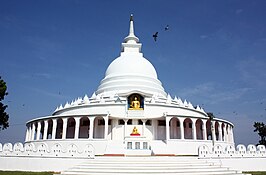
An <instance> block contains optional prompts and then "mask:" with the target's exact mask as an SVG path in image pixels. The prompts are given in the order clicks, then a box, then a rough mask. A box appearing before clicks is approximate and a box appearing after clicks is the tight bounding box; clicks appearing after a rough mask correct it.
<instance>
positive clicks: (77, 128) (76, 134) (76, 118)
mask: <svg viewBox="0 0 266 175" xmlns="http://www.w3.org/2000/svg"><path fill="white" fill-rule="evenodd" d="M74 119H75V122H76V125H75V136H74V139H78V138H79V127H80V117H74Z"/></svg>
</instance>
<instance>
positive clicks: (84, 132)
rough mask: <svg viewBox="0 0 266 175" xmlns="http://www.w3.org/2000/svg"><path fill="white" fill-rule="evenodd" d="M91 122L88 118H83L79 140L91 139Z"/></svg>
mask: <svg viewBox="0 0 266 175" xmlns="http://www.w3.org/2000/svg"><path fill="white" fill-rule="evenodd" d="M89 128H90V120H89V118H88V117H82V118H81V119H80V127H79V138H84V139H87V138H89V134H90V132H89Z"/></svg>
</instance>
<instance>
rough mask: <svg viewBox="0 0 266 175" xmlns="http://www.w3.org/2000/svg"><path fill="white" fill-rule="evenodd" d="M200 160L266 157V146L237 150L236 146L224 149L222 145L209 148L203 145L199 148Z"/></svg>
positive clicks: (251, 146) (244, 147)
mask: <svg viewBox="0 0 266 175" xmlns="http://www.w3.org/2000/svg"><path fill="white" fill-rule="evenodd" d="M198 156H199V158H230V157H235V158H237V157H239V158H240V157H266V149H265V146H264V145H258V146H255V145H248V146H247V147H246V146H245V145H242V144H240V145H238V146H237V147H236V149H235V147H234V146H232V145H229V146H227V147H225V148H223V147H222V146H221V145H214V147H208V146H207V145H201V146H199V148H198Z"/></svg>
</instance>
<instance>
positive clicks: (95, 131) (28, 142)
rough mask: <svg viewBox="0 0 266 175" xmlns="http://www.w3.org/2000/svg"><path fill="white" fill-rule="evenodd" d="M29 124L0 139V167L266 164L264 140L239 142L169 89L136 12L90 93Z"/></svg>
mask: <svg viewBox="0 0 266 175" xmlns="http://www.w3.org/2000/svg"><path fill="white" fill-rule="evenodd" d="M26 126H27V130H26V138H25V143H19V142H18V143H15V144H14V145H13V144H11V143H5V144H3V145H2V144H1V143H0V170H23V171H56V172H61V174H65V175H67V174H83V175H85V174H158V175H159V174H180V173H181V174H184V175H185V174H186V175H190V174H241V171H242V170H253V171H254V170H256V171H258V170H262V171H266V169H265V167H266V166H265V162H266V150H265V146H263V145H258V146H255V145H248V146H247V147H245V146H244V145H238V146H237V147H235V143H234V136H233V124H232V123H230V122H229V121H226V120H223V119H220V118H216V117H215V118H213V116H212V115H210V114H207V113H206V112H205V111H204V110H203V109H202V108H201V107H200V106H196V107H195V106H194V105H192V103H191V102H189V101H187V100H182V99H180V98H178V97H176V96H174V98H172V97H171V95H170V94H168V93H167V92H165V90H164V88H163V86H162V83H161V81H160V80H159V79H158V76H157V72H156V70H155V68H154V66H153V65H152V64H151V63H150V62H149V61H148V60H147V59H146V58H144V57H143V54H142V53H141V44H140V43H139V39H138V38H137V37H136V36H135V34H134V27H133V16H131V18H130V29H129V35H128V36H127V37H125V38H124V42H123V43H122V49H121V54H120V56H119V57H118V58H116V59H114V61H113V62H112V63H111V64H110V65H109V66H108V68H107V70H106V72H105V77H104V78H103V79H102V81H101V82H100V85H99V87H98V89H97V90H96V91H95V92H94V93H93V94H92V96H91V97H88V96H87V95H85V96H84V97H78V98H76V99H74V100H72V101H71V102H66V103H65V104H64V105H62V104H61V105H59V107H57V108H56V110H55V111H54V113H53V114H51V115H48V116H44V117H38V118H35V119H32V120H30V121H28V122H27V124H26ZM184 155H185V156H184ZM95 156H97V157H95ZM110 156H112V157H110ZM114 156H115V157H114ZM118 156H119V157H118ZM128 156H134V157H133V158H132V157H130V158H129V157H128ZM144 156H145V158H144ZM162 156H163V157H162ZM200 159H206V160H207V161H205V160H200ZM215 159H216V160H217V161H215ZM224 166H226V167H224ZM117 167H119V168H117ZM228 167H230V168H233V169H236V170H238V171H235V170H231V169H229V168H228ZM239 170H240V171H239Z"/></svg>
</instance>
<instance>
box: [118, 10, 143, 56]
mask: <svg viewBox="0 0 266 175" xmlns="http://www.w3.org/2000/svg"><path fill="white" fill-rule="evenodd" d="M121 50H122V52H124V53H125V52H126V53H134V52H135V53H140V51H141V43H139V39H138V37H136V36H135V34H134V21H133V15H132V14H131V15H130V21H129V34H128V36H127V37H125V38H124V43H122V49H121Z"/></svg>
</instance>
